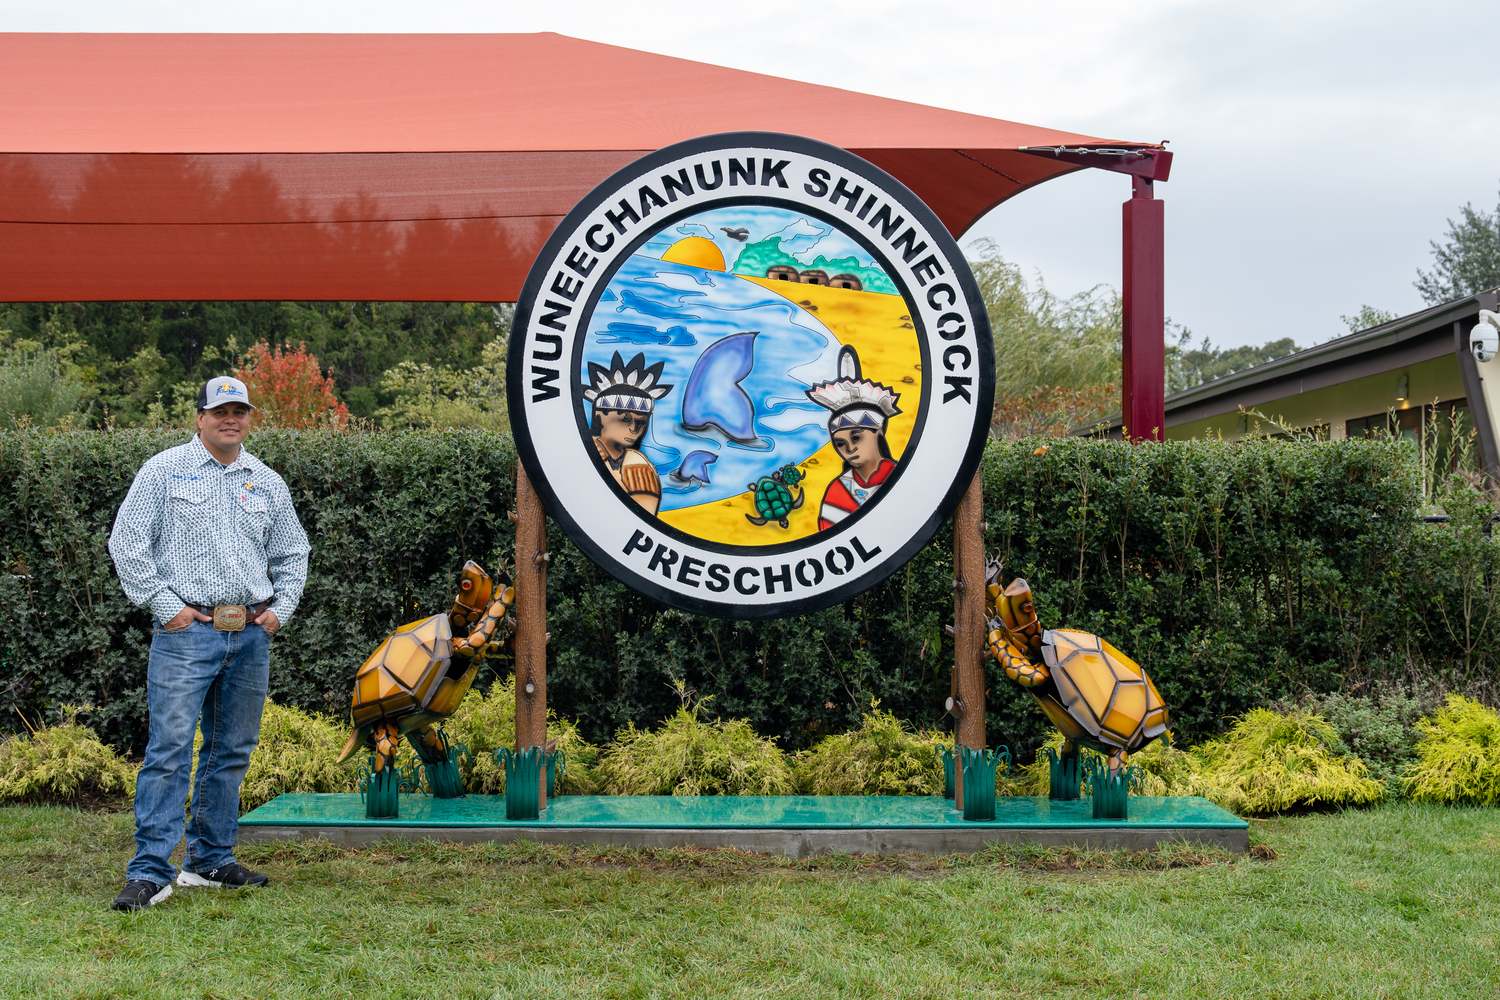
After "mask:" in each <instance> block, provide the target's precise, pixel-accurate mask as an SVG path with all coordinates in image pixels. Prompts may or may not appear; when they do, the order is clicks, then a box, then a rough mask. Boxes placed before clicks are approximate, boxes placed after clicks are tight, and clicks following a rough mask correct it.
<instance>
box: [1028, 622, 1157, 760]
mask: <svg viewBox="0 0 1500 1000" xmlns="http://www.w3.org/2000/svg"><path fill="white" fill-rule="evenodd" d="M1042 661H1043V662H1044V663H1046V664H1047V666H1048V668H1049V669H1050V670H1051V672H1052V682H1053V686H1055V688H1056V699H1055V700H1054V699H1053V698H1052V697H1051V696H1050V695H1051V692H1048V696H1047V697H1041V696H1039V699H1038V700H1040V701H1041V703H1042V709H1043V710H1044V711H1045V712H1046V713H1047V716H1048V717H1049V718H1051V720H1052V722H1053V724H1054V725H1056V726H1057V728H1058V729H1060V730H1062V732H1063V734H1064V735H1065V736H1068V737H1069V738H1071V739H1075V740H1081V741H1082V742H1084V743H1087V744H1092V745H1094V746H1097V747H1100V748H1102V749H1106V750H1115V749H1118V750H1124V751H1126V752H1131V751H1134V750H1138V749H1140V748H1141V747H1142V746H1145V745H1146V744H1147V743H1149V742H1150V741H1151V740H1154V739H1156V738H1157V737H1158V736H1160V735H1162V734H1163V733H1165V732H1166V731H1167V706H1166V703H1165V702H1163V701H1162V698H1161V695H1160V694H1158V693H1157V690H1156V685H1155V684H1152V683H1151V678H1150V677H1148V676H1146V671H1144V670H1142V669H1141V667H1140V665H1139V664H1137V663H1136V662H1135V661H1134V660H1132V659H1131V658H1130V657H1128V656H1126V655H1125V654H1124V653H1122V652H1120V651H1119V650H1118V649H1116V648H1115V647H1113V646H1111V645H1110V644H1109V643H1107V642H1105V641H1104V640H1103V639H1100V638H1099V637H1098V636H1097V635H1093V634H1091V633H1088V632H1075V631H1073V630H1072V629H1051V630H1049V631H1047V632H1045V633H1043V635H1042Z"/></svg>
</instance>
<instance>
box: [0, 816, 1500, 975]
mask: <svg viewBox="0 0 1500 1000" xmlns="http://www.w3.org/2000/svg"><path fill="white" fill-rule="evenodd" d="M1252 827H1253V829H1252V830H1251V841H1252V843H1253V844H1260V845H1265V846H1266V847H1269V848H1271V849H1272V850H1274V852H1275V854H1276V857H1275V858H1274V859H1272V860H1257V859H1246V858H1238V859H1235V858H1231V857H1230V856H1229V855H1225V854H1222V853H1218V852H1213V851H1191V850H1179V851H1175V852H1168V853H1165V854H1158V853H1147V852H1139V853H1131V852H1098V853H1093V854H1078V853H1076V852H1053V851H1040V850H1033V851H1017V850H998V849H996V850H992V851H990V852H987V853H984V854H981V855H977V856H975V857H973V858H969V857H964V856H957V857H950V858H931V857H921V856H908V857H900V858H862V857H832V858H822V859H811V860H807V861H797V860H793V859H788V858H784V857H781V858H768V857H765V856H757V855H748V854H737V853H734V852H704V851H696V852H695V851H606V850H599V849H567V848H543V847H537V846H527V845H519V846H494V845H487V846H480V847H458V846H453V845H444V844H430V843H429V844H420V845H412V844H401V843H396V842H388V843H386V844H383V845H379V846H376V847H374V848H370V849H368V850H362V851H345V850H342V849H339V848H335V847H332V846H330V845H326V844H292V843H286V844H268V845H255V846H247V847H246V848H244V849H243V850H242V851H241V853H240V860H242V861H244V862H246V863H248V864H250V865H251V866H252V867H255V868H257V869H259V870H262V871H265V872H266V873H267V874H269V875H270V876H271V879H272V884H271V885H270V886H269V887H268V888H266V889H263V890H260V891H248V892H244V893H240V894H235V893H229V892H220V891H217V890H210V889H196V890H194V889H178V890H177V892H176V894H175V895H173V896H172V898H171V899H170V900H169V901H167V902H166V903H165V904H163V905H161V906H157V907H155V908H153V909H151V910H147V911H144V912H141V913H136V914H122V913H115V912H113V911H111V910H109V909H108V908H107V904H108V902H109V900H110V899H111V898H113V896H114V894H115V892H117V891H118V889H119V887H120V885H121V884H122V872H123V869H124V865H125V862H126V860H127V858H128V857H129V855H130V853H131V850H132V841H131V830H132V826H131V818H130V815H129V814H128V813H113V814H111V813H83V812H77V811H74V810H69V809H61V808H51V807H44V808H22V807H9V808H0V910H3V913H4V916H3V917H0V930H3V933H0V996H4V997H22V996H24V997H192V998H195V1000H197V998H229V997H236V998H237V997H316V998H319V1000H335V998H343V997H357V998H385V997H391V998H405V997H435V998H438V997H440V998H469V997H474V998H487V997H527V998H543V997H657V996H661V997H679V996H681V997H810V998H834V997H934V998H937V997H941V998H952V997H968V996H977V997H991V996H993V997H1067V998H1096V997H1156V996H1161V997H1173V998H1180V997H1232V998H1235V1000H1247V998H1265V997H1414V998H1415V997H1421V998H1427V997H1443V998H1450V997H1483V998H1486V1000H1494V998H1495V997H1497V996H1500V811H1497V810H1493V809H1486V810H1480V809H1447V808H1432V807H1422V806H1414V805H1406V804H1398V805H1390V806H1385V807H1381V808H1377V809H1371V810H1366V811H1357V812H1346V813H1339V814H1327V815H1311V816H1302V817H1295V818H1281V819H1274V820H1270V821H1266V822H1253V823H1252ZM1266 853H1269V852H1266Z"/></svg>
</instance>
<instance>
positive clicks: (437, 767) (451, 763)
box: [406, 724, 464, 799]
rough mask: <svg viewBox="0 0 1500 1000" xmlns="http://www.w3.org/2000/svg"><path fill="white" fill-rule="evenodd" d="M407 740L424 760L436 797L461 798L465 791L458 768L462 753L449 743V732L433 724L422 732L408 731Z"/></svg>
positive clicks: (424, 767) (423, 763)
mask: <svg viewBox="0 0 1500 1000" xmlns="http://www.w3.org/2000/svg"><path fill="white" fill-rule="evenodd" d="M406 740H407V742H408V743H410V744H411V745H412V749H413V750H415V751H416V752H417V756H418V757H419V758H420V759H421V761H422V769H423V770H424V771H426V772H427V784H428V785H430V786H431V787H432V797H433V798H435V799H458V798H462V797H463V794H464V779H463V776H462V775H461V774H460V773H459V770H458V754H457V753H456V752H455V751H454V748H452V747H450V746H449V744H448V737H447V734H446V733H444V732H443V731H442V730H440V729H438V727H437V726H436V725H433V724H429V725H427V726H426V727H425V728H424V729H422V730H421V731H420V732H416V733H407V734H406Z"/></svg>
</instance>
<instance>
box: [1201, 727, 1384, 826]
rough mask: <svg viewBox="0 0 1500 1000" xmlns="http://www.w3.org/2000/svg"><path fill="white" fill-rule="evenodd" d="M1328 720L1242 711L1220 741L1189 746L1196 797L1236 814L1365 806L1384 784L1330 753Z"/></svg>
mask: <svg viewBox="0 0 1500 1000" xmlns="http://www.w3.org/2000/svg"><path fill="white" fill-rule="evenodd" d="M1337 739H1338V734H1337V732H1335V730H1334V728H1333V727H1332V726H1331V725H1329V724H1328V720H1326V719H1324V718H1323V717H1322V716H1320V715H1316V714H1314V713H1312V712H1306V711H1301V710H1294V711H1292V712H1289V713H1287V714H1285V715H1278V714H1276V713H1275V712H1272V711H1271V710H1270V709H1266V708H1254V709H1251V710H1250V711H1249V712H1246V713H1245V714H1244V716H1242V717H1241V718H1240V719H1238V720H1237V721H1236V722H1235V723H1234V725H1233V726H1232V727H1231V728H1230V730H1229V732H1228V733H1227V734H1225V735H1224V736H1223V737H1222V738H1220V739H1216V740H1209V741H1207V742H1205V743H1200V744H1199V745H1197V746H1195V747H1194V748H1193V756H1195V757H1197V758H1198V761H1199V764H1200V769H1199V771H1198V774H1197V775H1196V776H1194V778H1193V779H1191V782H1190V783H1191V785H1192V786H1193V787H1194V788H1195V789H1196V790H1197V794H1199V795H1203V796H1204V797H1206V798H1209V799H1211V800H1213V801H1214V802H1216V803H1218V804H1219V805H1221V806H1223V807H1224V808H1226V809H1231V810H1233V811H1234V812H1237V813H1273V812H1283V811H1285V810H1288V809H1293V808H1298V807H1306V806H1319V805H1368V804H1370V803H1373V802H1378V801H1380V799H1381V798H1382V797H1383V796H1384V794H1385V786H1384V785H1382V784H1381V783H1380V782H1379V781H1376V780H1375V779H1374V778H1371V777H1370V776H1369V771H1368V769H1367V768H1366V767H1365V765H1364V764H1363V763H1362V762H1361V761H1360V760H1359V758H1357V757H1350V756H1346V755H1344V754H1341V753H1338V752H1337V751H1335V750H1334V749H1333V746H1334V744H1335V742H1336V741H1337Z"/></svg>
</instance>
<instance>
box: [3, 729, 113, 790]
mask: <svg viewBox="0 0 1500 1000" xmlns="http://www.w3.org/2000/svg"><path fill="white" fill-rule="evenodd" d="M64 711H65V714H66V716H67V721H66V722H64V723H63V724H62V725H59V726H46V725H44V726H42V727H40V728H39V729H34V730H31V731H30V732H27V733H20V734H13V735H10V736H7V737H5V738H4V739H3V740H0V801H3V800H7V799H42V798H46V799H77V798H99V797H114V796H119V797H122V798H123V797H126V796H132V795H134V794H135V772H136V769H135V767H134V766H132V765H131V764H129V763H127V762H126V761H125V760H124V759H122V758H121V757H120V756H119V755H118V754H116V753H115V749H114V747H112V746H107V745H105V744H104V743H101V742H100V741H99V737H98V736H97V735H95V733H94V731H93V730H92V729H90V728H88V727H87V726H83V725H80V724H79V723H78V720H77V714H78V711H79V710H77V709H74V708H73V707H72V706H67V707H66V708H65V709H64Z"/></svg>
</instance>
